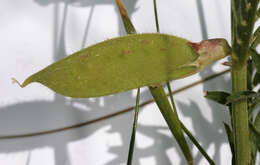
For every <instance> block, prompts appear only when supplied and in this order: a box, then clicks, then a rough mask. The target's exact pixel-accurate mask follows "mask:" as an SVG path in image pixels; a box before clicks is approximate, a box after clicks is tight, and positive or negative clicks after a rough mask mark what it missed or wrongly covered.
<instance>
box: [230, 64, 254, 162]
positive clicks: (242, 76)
mask: <svg viewBox="0 0 260 165" xmlns="http://www.w3.org/2000/svg"><path fill="white" fill-rule="evenodd" d="M246 73H247V67H246V66H244V67H242V68H239V69H238V68H237V69H233V70H232V92H233V93H235V92H239V91H245V90H247V79H246ZM232 120H233V132H234V136H233V137H234V144H235V146H234V147H235V159H236V165H248V164H249V162H250V141H249V130H248V112H247V101H246V100H244V101H240V102H236V103H233V104H232Z"/></svg>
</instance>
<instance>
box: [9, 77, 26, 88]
mask: <svg viewBox="0 0 260 165" xmlns="http://www.w3.org/2000/svg"><path fill="white" fill-rule="evenodd" d="M11 80H12V84H18V85H19V86H20V87H21V88H23V87H24V86H23V84H21V83H20V82H19V81H18V80H16V79H15V78H13V77H12V78H11Z"/></svg>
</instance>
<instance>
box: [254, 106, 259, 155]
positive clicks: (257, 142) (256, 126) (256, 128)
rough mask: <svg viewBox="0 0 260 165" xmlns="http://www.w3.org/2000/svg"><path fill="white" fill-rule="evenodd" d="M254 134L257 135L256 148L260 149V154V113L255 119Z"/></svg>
mask: <svg viewBox="0 0 260 165" xmlns="http://www.w3.org/2000/svg"><path fill="white" fill-rule="evenodd" d="M254 128H255V129H254V133H255V137H256V138H255V140H256V146H257V149H258V152H260V111H259V112H258V114H257V115H256V117H255V121H254Z"/></svg>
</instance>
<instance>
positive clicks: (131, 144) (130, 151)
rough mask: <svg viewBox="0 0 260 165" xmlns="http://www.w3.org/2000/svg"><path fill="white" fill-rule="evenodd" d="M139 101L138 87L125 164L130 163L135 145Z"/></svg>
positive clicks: (129, 164)
mask: <svg viewBox="0 0 260 165" xmlns="http://www.w3.org/2000/svg"><path fill="white" fill-rule="evenodd" d="M139 101H140V88H138V89H137V96H136V104H135V116H134V123H133V129H132V135H131V140H130V146H129V151H128V159H127V165H131V164H132V159H133V153H134V146H135V133H136V128H137V121H138V112H139Z"/></svg>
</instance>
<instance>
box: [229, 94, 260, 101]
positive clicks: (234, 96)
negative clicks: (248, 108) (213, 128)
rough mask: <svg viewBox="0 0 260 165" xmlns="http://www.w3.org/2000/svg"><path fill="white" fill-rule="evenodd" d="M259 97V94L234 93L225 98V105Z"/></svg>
mask: <svg viewBox="0 0 260 165" xmlns="http://www.w3.org/2000/svg"><path fill="white" fill-rule="evenodd" d="M259 96H260V93H256V92H254V91H241V92H236V93H234V94H232V95H230V96H228V97H227V104H228V103H233V102H238V101H241V100H247V99H250V98H257V97H259Z"/></svg>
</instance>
